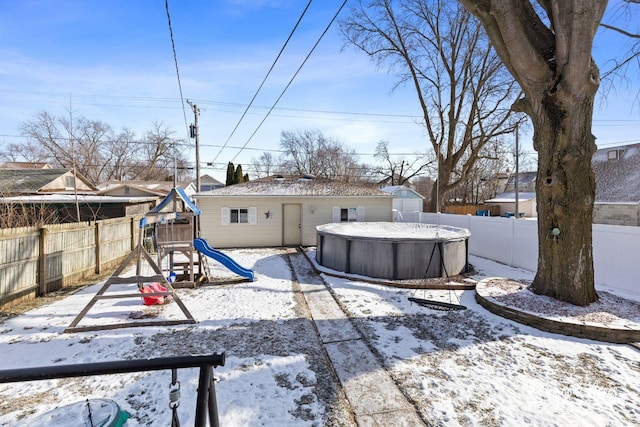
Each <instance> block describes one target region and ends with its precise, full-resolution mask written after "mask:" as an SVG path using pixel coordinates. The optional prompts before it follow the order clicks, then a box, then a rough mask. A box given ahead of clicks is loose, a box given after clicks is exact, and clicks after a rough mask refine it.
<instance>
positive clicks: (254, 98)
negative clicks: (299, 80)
mask: <svg viewBox="0 0 640 427" xmlns="http://www.w3.org/2000/svg"><path fill="white" fill-rule="evenodd" d="M311 2H312V0H309V2H308V3H307V6H306V7H305V8H304V10H303V11H302V14H301V15H300V17H299V18H298V21H297V22H296V25H294V27H293V29H292V30H291V32H290V33H289V37H287V40H286V41H285V42H284V45H283V46H282V48H281V49H280V52H278V55H277V56H276V59H275V60H274V61H273V63H272V64H271V68H269V71H267V74H266V75H265V76H264V79H262V83H260V86H259V87H258V90H256V93H255V94H254V95H253V98H251V101H249V104H248V105H247V108H245V110H244V112H243V113H242V116H241V117H240V120H238V123H236V126H235V127H234V128H233V130H232V131H231V134H230V135H229V137H228V138H227V140H226V141H225V143H224V145H223V146H222V148H220V151H218V153H217V154H216V155H215V157H214V159H213V160H214V161H215V160H216V159H217V158H218V156H219V155H220V153H222V150H224V148H225V147H226V146H227V144H228V143H229V140H230V139H231V137H233V135H234V134H235V133H236V130H237V129H238V126H240V123H242V120H243V119H244V117H245V116H246V115H247V111H249V108H251V106H252V105H253V101H255V100H256V97H257V96H258V93H260V90H261V89H262V86H264V83H265V82H266V81H267V78H269V76H270V75H271V71H273V68H274V67H275V66H276V64H277V63H278V60H279V59H280V56H281V55H282V52H284V49H285V48H286V47H287V45H288V44H289V41H290V40H291V37H293V34H294V33H295V31H296V29H297V28H298V25H300V22H301V21H302V18H303V17H304V15H305V13H307V10H308V9H309V6H311Z"/></svg>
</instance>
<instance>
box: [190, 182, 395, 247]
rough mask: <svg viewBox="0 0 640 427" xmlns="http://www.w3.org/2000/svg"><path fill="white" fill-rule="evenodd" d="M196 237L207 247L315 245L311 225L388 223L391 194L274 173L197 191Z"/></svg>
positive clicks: (390, 210)
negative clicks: (207, 244) (197, 235)
mask: <svg viewBox="0 0 640 427" xmlns="http://www.w3.org/2000/svg"><path fill="white" fill-rule="evenodd" d="M193 198H194V199H196V201H197V204H198V207H199V208H200V210H201V211H202V214H201V215H200V237H204V238H205V239H206V240H207V241H208V242H209V244H210V245H211V246H213V247H216V248H228V247H268V246H297V245H305V246H306V245H308V246H311V245H315V244H316V226H318V225H321V224H326V223H330V222H341V221H367V222H373V221H391V219H392V200H393V196H392V195H391V194H389V193H385V192H383V191H380V190H377V189H375V188H372V187H370V186H366V185H361V184H352V183H345V182H339V181H333V180H330V179H326V178H316V177H313V176H283V175H275V176H271V177H268V178H262V179H258V180H255V181H250V182H244V183H241V184H235V185H231V186H226V187H223V188H218V189H215V190H211V191H207V192H200V193H197V194H195V195H194V196H193Z"/></svg>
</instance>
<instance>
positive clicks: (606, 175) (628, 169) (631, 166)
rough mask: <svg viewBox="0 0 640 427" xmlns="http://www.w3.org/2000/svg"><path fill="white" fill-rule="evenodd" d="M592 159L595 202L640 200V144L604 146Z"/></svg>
mask: <svg viewBox="0 0 640 427" xmlns="http://www.w3.org/2000/svg"><path fill="white" fill-rule="evenodd" d="M591 163H592V165H593V170H594V172H595V174H596V200H595V201H596V202H600V203H602V202H636V203H637V202H640V144H631V145H624V146H618V147H607V148H602V149H600V150H598V151H596V152H595V154H594V155H593V158H592V160H591Z"/></svg>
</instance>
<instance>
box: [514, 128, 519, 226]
mask: <svg viewBox="0 0 640 427" xmlns="http://www.w3.org/2000/svg"><path fill="white" fill-rule="evenodd" d="M518 134H519V132H518V123H516V177H515V178H516V179H515V188H516V219H517V218H520V203H519V200H518V199H519V192H518V191H519V189H518V187H519V182H518V173H519V166H518V163H520V162H519V158H518V156H519V155H520V148H519V144H518Z"/></svg>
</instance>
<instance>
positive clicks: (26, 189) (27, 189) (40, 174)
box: [0, 169, 72, 193]
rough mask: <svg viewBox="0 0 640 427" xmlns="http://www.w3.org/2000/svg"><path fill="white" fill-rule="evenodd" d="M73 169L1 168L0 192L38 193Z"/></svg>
mask: <svg viewBox="0 0 640 427" xmlns="http://www.w3.org/2000/svg"><path fill="white" fill-rule="evenodd" d="M70 170H72V169H0V192H4V193H36V192H38V190H40V189H41V188H42V187H44V186H45V185H47V184H49V183H50V182H51V181H53V180H55V179H57V178H59V177H60V176H62V175H64V174H65V173H67V172H69V171H70Z"/></svg>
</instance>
